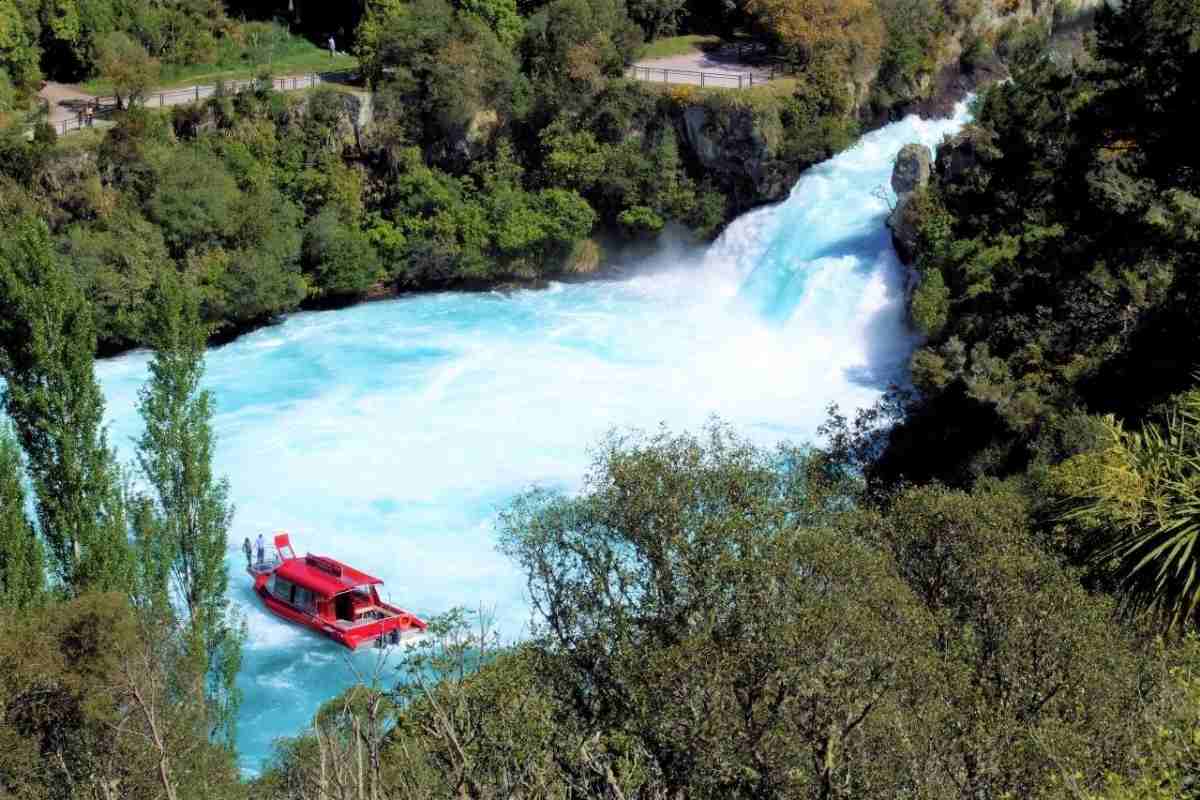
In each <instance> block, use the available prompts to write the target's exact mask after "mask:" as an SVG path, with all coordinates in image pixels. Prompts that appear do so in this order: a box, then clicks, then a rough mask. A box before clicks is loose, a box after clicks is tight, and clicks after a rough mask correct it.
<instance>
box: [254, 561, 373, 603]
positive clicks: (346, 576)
mask: <svg viewBox="0 0 1200 800" xmlns="http://www.w3.org/2000/svg"><path fill="white" fill-rule="evenodd" d="M275 574H276V575H277V576H278V577H280V578H283V579H284V580H285V581H290V582H292V583H294V584H296V585H297V586H303V587H304V588H305V589H308V590H309V591H311V592H312V593H313V594H316V595H320V596H321V597H333V596H335V595H339V594H342V593H344V592H348V591H350V590H351V589H354V588H355V587H358V586H372V585H376V584H380V583H383V581H381V580H380V579H379V578H376V577H374V576H372V575H368V574H367V573H365V572H359V571H358V570H356V569H355V568H354V567H351V566H347V565H346V564H343V563H342V562H340V561H336V560H334V559H332V558H326V557H325V556H314V555H312V554H309V555H306V556H305V557H304V558H290V559H288V560H286V561H284V562H283V566H281V567H280V568H279V569H277V570H275Z"/></svg>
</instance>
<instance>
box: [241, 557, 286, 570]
mask: <svg viewBox="0 0 1200 800" xmlns="http://www.w3.org/2000/svg"><path fill="white" fill-rule="evenodd" d="M282 563H283V561H282V560H281V559H280V558H279V555H278V554H277V553H264V554H263V557H262V558H261V559H258V558H256V559H254V560H253V561H252V562H250V566H248V567H247V568H246V571H247V572H249V573H250V574H252V575H261V574H262V573H264V572H273V571H274V570H275V569H276V568H277V567H279V565H280V564H282Z"/></svg>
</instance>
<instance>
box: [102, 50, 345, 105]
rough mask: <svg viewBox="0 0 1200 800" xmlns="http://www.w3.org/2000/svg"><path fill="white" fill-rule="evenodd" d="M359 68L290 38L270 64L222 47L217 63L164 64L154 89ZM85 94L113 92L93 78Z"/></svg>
mask: <svg viewBox="0 0 1200 800" xmlns="http://www.w3.org/2000/svg"><path fill="white" fill-rule="evenodd" d="M357 67H358V59H356V58H354V57H353V56H348V55H340V54H339V55H337V56H334V57H333V58H330V57H329V51H328V50H322V49H321V48H320V47H317V46H316V45H315V44H313V43H312V42H310V41H308V40H307V39H304V38H301V37H299V36H292V37H289V38H288V40H287V41H286V42H284V43H282V44H280V45H279V46H278V47H277V48H276V53H275V57H274V58H272V59H271V60H270V62H269V63H263V64H256V63H254V61H253V60H252V59H251V57H250V54H249V53H248V52H247V51H246V50H245V49H243V48H232V47H231V48H224V51H223V52H222V53H221V58H220V59H219V63H217V64H187V65H175V64H166V65H164V66H163V68H162V74H161V79H160V80H159V81H158V83H157V85H156V86H155V88H156V89H176V88H179V87H182V86H193V85H196V84H200V85H206V84H212V83H216V82H217V81H218V80H223V81H228V80H245V79H247V78H253V77H255V76H256V75H258V74H259V73H260V72H261V71H262V70H263V69H266V70H268V71H269V72H270V73H271V74H272V75H275V76H283V75H302V74H304V73H307V72H331V71H332V72H342V71H347V70H353V69H355V68H357ZM80 88H82V89H83V91H85V92H87V93H88V94H95V95H107V94H112V84H111V83H110V82H108V81H107V80H105V79H104V78H96V79H93V80H90V81H87V82H86V83H84V84H82V85H81V87H80Z"/></svg>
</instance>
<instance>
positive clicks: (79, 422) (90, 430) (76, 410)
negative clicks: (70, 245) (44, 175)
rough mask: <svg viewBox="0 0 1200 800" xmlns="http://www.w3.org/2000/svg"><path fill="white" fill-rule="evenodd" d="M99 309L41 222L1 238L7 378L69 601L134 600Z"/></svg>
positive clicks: (0, 340)
mask: <svg viewBox="0 0 1200 800" xmlns="http://www.w3.org/2000/svg"><path fill="white" fill-rule="evenodd" d="M95 353H96V327H95V323H94V321H93V318H92V309H91V305H90V304H89V303H88V302H87V299H86V298H85V297H84V294H83V292H82V290H81V289H80V287H79V285H78V284H77V283H76V281H75V279H74V276H73V275H72V274H71V272H70V270H69V269H68V268H67V267H66V266H65V265H64V264H63V263H62V262H61V261H60V259H59V258H57V257H56V255H55V253H54V250H53V247H52V244H51V240H50V232H49V231H48V230H47V229H46V225H45V223H43V222H42V221H41V220H38V219H35V218H33V217H31V216H25V217H21V218H18V219H16V220H15V221H13V222H12V223H11V224H9V225H6V226H5V227H4V229H3V230H0V377H3V378H4V381H5V390H4V407H5V410H6V411H7V412H8V415H9V417H11V419H12V421H13V423H14V425H15V427H16V432H17V438H18V440H19V441H20V443H21V446H22V448H23V449H24V450H25V455H26V457H27V458H28V469H29V476H30V478H31V480H32V484H33V490H34V495H35V499H36V509H37V524H38V528H39V531H40V533H41V535H42V537H43V538H44V540H45V542H46V545H47V546H48V550H49V556H50V559H49V560H50V566H51V567H52V569H53V571H54V574H55V575H56V576H57V578H58V580H59V581H60V582H61V584H62V587H63V589H64V591H65V592H66V593H67V594H68V595H78V594H80V593H82V592H84V591H87V590H96V591H119V592H129V591H130V589H131V583H132V566H133V565H132V557H131V550H130V547H129V539H128V533H127V526H126V523H125V510H124V509H125V506H124V497H123V493H122V487H121V476H120V470H119V469H118V467H117V464H116V461H115V460H114V457H113V453H112V451H111V450H110V449H109V447H108V443H107V439H106V436H105V430H104V425H103V418H104V396H103V394H102V393H101V391H100V386H99V384H97V383H96V377H95V374H94V372H93V359H94V358H95Z"/></svg>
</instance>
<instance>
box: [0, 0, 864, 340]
mask: <svg viewBox="0 0 1200 800" xmlns="http://www.w3.org/2000/svg"><path fill="white" fill-rule="evenodd" d="M231 8H232V7H231ZM631 10H632V11H634V12H635V13H634V15H633V16H631V14H630V11H631ZM684 10H685V9H683V7H682V6H678V5H677V6H675V7H669V4H666V5H664V4H657V3H643V4H641V5H637V6H636V7H635V8H633V9H630V8H629V7H627V6H626V4H625V3H624V2H621V0H550V1H549V2H545V3H538V4H529V5H514V4H513V3H512V2H502V1H501V0H495V1H494V2H483V0H474V1H472V2H465V1H464V2H455V3H451V2H449V1H448V0H412V2H408V1H407V0H405V1H404V2H400V1H399V0H396V1H395V2H372V3H368V4H367V5H366V11H365V15H364V17H363V19H362V24H361V26H360V27H359V29H358V36H357V42H356V45H355V48H356V51H357V54H358V55H359V57H360V59H361V66H362V73H363V75H364V76H365V77H366V78H367V80H368V81H369V82H370V85H369V87H368V88H370V89H372V90H373V98H372V100H371V106H372V108H371V121H370V124H369V125H366V126H364V125H363V105H364V103H365V102H366V99H365V97H364V95H363V94H361V93H355V92H344V91H339V90H336V89H332V88H329V87H322V88H320V89H318V90H315V91H312V92H310V93H308V94H306V95H303V96H301V95H296V94H284V93H277V92H273V91H271V90H268V89H267V88H265V87H263V88H261V89H259V90H257V91H246V92H242V93H239V94H237V95H236V96H228V95H224V94H218V96H217V97H214V98H212V99H210V100H207V101H204V102H202V103H197V104H195V105H193V106H189V107H180V108H175V109H173V110H172V111H171V112H170V113H169V114H168V113H166V112H165V111H157V110H150V109H147V108H144V107H142V106H141V105H140V104H139V103H138V98H139V96H140V95H142V94H144V93H145V91H146V90H147V89H148V88H149V87H150V86H151V85H152V81H153V76H154V73H155V70H156V69H157V68H158V65H159V64H160V63H161V64H162V65H163V66H164V67H165V66H166V65H168V64H169V63H173V62H172V61H171V59H175V58H177V57H178V58H183V57H184V56H182V55H180V56H177V55H172V54H171V53H170V52H168V51H166V50H163V49H162V48H161V47H160V48H158V49H155V48H154V47H151V46H150V44H149V43H148V41H147V40H145V39H144V37H142V38H139V37H141V34H140V33H139V31H140V30H141V28H137V26H136V25H134V26H133V27H128V26H127V28H122V29H120V30H118V29H116V28H113V27H112V26H108V27H105V26H100V25H99V23H96V24H95V25H93V26H92V27H89V28H87V30H88V31H89V33H88V34H87V36H88V37H89V38H88V40H87V44H86V45H84V44H81V45H80V47H81V48H82V49H80V50H79V53H81V54H86V55H87V56H88V58H91V59H94V63H93V62H89V64H92V66H88V67H86V69H87V70H92V69H95V68H97V67H96V65H99V68H100V69H101V70H102V72H103V73H104V75H105V76H106V78H107V79H108V80H110V81H111V83H112V84H113V86H114V88H115V90H116V91H117V92H118V95H119V96H120V98H121V101H122V103H123V104H125V105H128V106H129V108H128V110H126V111H125V112H124V113H122V114H121V115H120V117H119V119H118V121H117V124H116V126H115V127H114V128H112V129H111V130H109V131H107V132H105V133H104V134H101V135H98V136H93V135H91V134H87V135H82V134H81V135H72V136H71V137H65V138H64V139H63V140H62V142H57V141H55V140H54V138H53V137H43V136H40V135H39V136H36V137H34V140H32V141H29V140H27V139H26V138H24V137H22V135H21V133H22V131H21V130H20V128H19V127H17V128H13V129H8V131H7V132H6V133H4V135H3V136H2V137H0V155H2V156H3V159H2V160H0V164H2V165H0V174H2V175H3V179H4V180H5V181H6V190H5V192H4V194H5V196H6V199H5V205H4V207H2V208H0V226H4V229H5V230H8V229H9V226H10V225H11V224H13V222H12V221H13V220H14V219H15V218H16V217H17V216H20V214H22V213H25V212H34V213H39V214H41V215H42V216H43V217H44V218H45V219H46V220H47V222H48V223H49V227H50V232H51V238H52V243H53V247H54V249H55V250H56V251H57V252H59V253H62V254H63V255H65V256H66V263H67V264H69V265H70V267H71V269H72V270H73V272H74V275H75V279H76V281H77V282H78V283H79V285H80V287H81V288H82V290H83V291H84V293H85V295H86V296H88V297H89V298H91V299H92V302H93V303H94V305H95V312H96V313H95V315H94V323H95V325H96V328H97V334H98V340H99V343H100V346H101V348H102V349H104V350H106V351H113V350H118V349H121V348H125V347H128V346H131V345H136V344H141V343H145V342H146V341H147V338H146V336H147V333H146V324H147V307H146V298H147V293H148V291H149V289H150V287H151V286H152V285H153V284H154V283H155V282H156V280H158V278H159V277H160V276H161V275H164V274H168V273H169V274H171V275H176V276H180V277H182V278H183V280H184V281H185V283H187V284H188V285H190V286H191V287H194V288H195V289H196V290H197V291H198V292H199V294H200V296H201V298H202V304H203V310H204V314H205V317H206V319H207V321H209V322H210V323H212V324H213V325H214V327H215V328H216V329H217V330H218V332H220V333H222V334H223V335H227V334H233V333H236V332H238V331H239V330H241V329H244V328H246V327H250V326H254V325H257V324H260V323H262V322H264V321H267V320H270V319H271V318H273V317H275V316H276V315H278V314H280V313H282V312H285V311H288V310H291V309H294V308H296V307H297V306H299V305H301V304H302V303H317V304H324V303H328V302H346V301H352V300H354V299H357V298H360V297H362V296H364V295H366V294H368V293H371V292H375V291H387V290H405V289H422V288H438V287H444V286H450V285H456V284H457V285H461V284H464V283H466V284H479V283H490V282H495V281H505V280H512V279H525V280H528V279H537V278H541V277H544V276H548V275H554V274H557V273H560V272H562V271H564V270H572V269H577V268H580V265H587V266H588V269H594V267H595V264H593V263H592V262H593V261H595V260H596V258H592V257H590V256H589V258H586V259H583V260H582V261H581V260H580V259H579V257H578V254H579V253H580V252H581V250H580V248H581V247H583V246H584V245H583V243H584V242H585V241H588V240H591V239H593V237H596V236H599V237H601V238H609V239H612V240H614V241H615V243H616V244H617V245H618V246H619V244H620V242H621V241H637V240H645V239H653V238H655V237H657V236H659V235H660V234H662V232H663V231H665V230H667V229H668V228H669V227H673V228H674V229H675V230H676V231H684V230H688V229H690V231H692V232H693V235H695V236H698V237H709V236H712V235H714V234H715V233H716V232H717V231H718V230H719V228H720V226H721V225H722V224H723V222H724V221H726V220H727V219H728V218H729V216H730V215H731V214H733V213H736V212H739V211H741V210H744V209H745V208H748V207H751V206H753V205H756V204H758V203H761V202H763V201H764V200H766V199H771V198H775V197H779V196H782V194H781V193H783V192H786V190H787V188H788V186H789V185H790V183H791V182H792V180H794V177H795V175H796V174H797V173H798V172H799V170H800V169H801V168H802V167H803V166H804V165H806V164H809V163H814V162H816V161H819V160H822V159H824V158H827V157H828V156H829V155H831V154H832V153H833V152H835V151H836V150H838V149H840V148H842V147H845V146H847V145H848V144H849V143H850V142H851V141H852V140H853V136H854V134H855V133H856V132H857V125H856V122H855V119H854V116H853V110H854V104H853V100H852V98H851V97H850V95H849V94H848V92H847V90H846V89H845V86H844V85H843V84H841V83H839V79H836V78H831V77H830V76H832V75H833V73H830V74H829V75H826V76H825V77H821V75H824V73H821V74H820V75H814V76H813V77H812V78H811V79H809V78H806V79H804V80H801V81H797V82H795V83H793V82H787V83H781V84H779V85H778V86H771V87H766V88H763V89H756V90H754V91H751V92H745V93H738V92H730V91H721V90H709V91H704V92H700V91H695V92H692V91H682V92H673V93H664V92H662V91H660V90H659V89H658V88H657V87H649V86H646V85H644V84H639V83H637V82H634V81H628V80H625V79H624V78H623V77H622V76H623V71H624V68H625V66H626V65H627V64H628V63H629V62H630V61H631V60H632V59H633V58H635V57H636V55H637V53H638V51H639V48H640V47H641V44H642V41H643V36H644V35H645V32H644V30H643V29H642V28H641V27H639V23H641V24H650V25H652V26H660V25H663V26H669V25H675V24H678V23H679V22H680V21H682V20H684V19H686V18H688V17H686V15H684V13H683V12H684ZM147 13H149V12H147ZM164 13H165V12H164ZM189 13H190V12H189ZM206 13H207V12H206ZM737 13H739V14H743V13H750V12H749V11H745V10H739V11H738V12H737ZM135 16H136V15H135ZM106 19H107V18H106ZM137 19H140V17H137ZM747 19H748V17H747ZM648 20H657V21H652V22H647V21H648ZM671 20H674V22H672V21H671ZM826 23H828V25H835V23H836V20H834V21H829V20H825V21H822V20H816V21H815V22H814V24H816V25H817V27H819V28H823V27H825V26H826ZM81 24H82V23H81ZM89 24H91V23H89ZM114 24H115V23H114ZM139 24H140V23H139ZM147 24H149V23H147ZM205 24H207V25H210V26H218V27H219V26H222V25H226V24H227V17H226V15H224V14H222V13H217V12H216V11H214V12H213V14H212V18H211V19H208V20H207V21H206V23H205ZM764 24H766V23H764ZM779 24H782V23H779ZM789 24H790V23H789ZM836 24H840V23H836ZM97 26H98V27H97ZM14 30H16V29H14ZM222 30H224V29H222ZM202 33H203V31H200V32H199V33H197V34H196V35H198V36H199V35H201V34H202ZM14 35H15V34H14ZM214 35H215V34H214ZM221 36H227V37H240V40H242V43H243V44H244V45H245V46H246V47H247V48H249V50H256V48H257V49H262V48H267V49H270V47H272V46H273V45H272V44H271V42H272V41H274V40H275V39H277V38H279V37H281V36H286V34H285V33H284V32H283V31H282V29H279V28H278V27H277V26H276V27H272V25H271V24H268V23H257V22H251V23H245V24H240V25H239V26H238V27H236V30H235V29H233V28H230V29H228V30H225V32H224V33H221ZM222 41H223V40H222ZM839 41H840V40H839ZM844 44H845V42H841V44H839V45H838V47H837V48H834V49H835V50H837V52H838V53H841V55H839V56H838V58H842V56H846V57H847V58H848V57H849V56H848V55H847V52H848V51H845V52H844V48H843V47H842V45H844ZM830 46H831V47H832V45H830ZM838 48H841V49H838ZM249 50H248V51H247V52H249ZM49 52H50V51H49V50H45V53H49ZM822 52H825V51H824V50H822ZM45 53H44V54H45ZM80 57H81V58H82V55H81V56H80ZM831 58H832V56H831ZM827 60H828V59H827ZM834 60H837V59H834ZM843 60H844V59H843ZM81 63H82V62H81ZM80 69H84V67H82V66H81V67H80ZM825 78H830V79H829V80H826V79H825ZM697 109H700V110H702V111H703V122H702V124H701V125H700V126H699V127H697V126H696V125H695V123H694V122H693V123H689V122H687V121H686V120H685V115H687V114H688V113H690V112H694V111H695V110H697ZM689 126H691V127H690V128H689ZM698 136H704V137H708V138H707V139H706V140H705V141H708V140H711V141H715V142H718V143H720V146H721V147H723V148H727V149H728V152H725V153H720V154H719V155H718V156H716V157H714V156H712V155H711V154H708V155H702V152H701V151H702V150H703V152H704V153H707V152H708V151H707V150H704V148H706V147H707V145H702V144H701V143H699V142H698V141H697V137H698ZM714 159H715V160H714ZM748 159H749V160H753V161H755V162H758V164H759V165H758V166H756V167H755V168H754V169H753V170H747V169H746V167H745V162H746V160H748ZM752 176H759V177H752ZM588 252H590V253H592V254H594V255H595V254H598V253H599V252H600V251H599V250H598V249H597V248H595V247H594V246H591V249H590V250H589V251H588ZM597 258H598V255H597Z"/></svg>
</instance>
